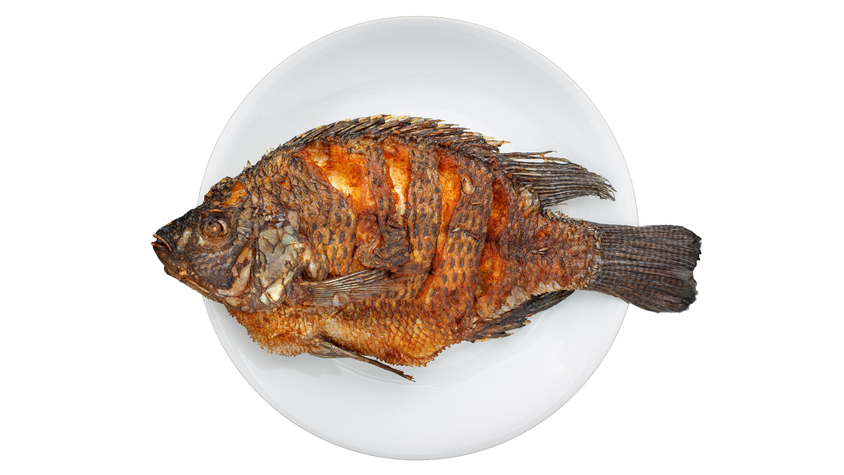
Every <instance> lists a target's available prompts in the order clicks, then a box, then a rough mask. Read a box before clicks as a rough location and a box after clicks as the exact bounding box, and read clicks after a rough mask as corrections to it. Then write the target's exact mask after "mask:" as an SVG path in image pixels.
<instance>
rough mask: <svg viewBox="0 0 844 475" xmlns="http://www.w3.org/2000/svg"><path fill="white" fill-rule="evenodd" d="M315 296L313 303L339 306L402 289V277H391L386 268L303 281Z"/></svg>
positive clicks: (324, 305)
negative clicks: (316, 280)
mask: <svg viewBox="0 0 844 475" xmlns="http://www.w3.org/2000/svg"><path fill="white" fill-rule="evenodd" d="M301 285H302V286H303V287H304V288H306V289H308V290H310V292H311V295H312V296H313V301H312V303H311V305H317V306H321V307H332V306H334V307H339V306H342V305H346V304H348V303H351V302H359V301H361V300H364V299H366V298H368V297H372V296H374V295H378V294H381V293H384V292H390V291H398V290H401V288H402V286H401V277H400V278H399V279H395V278H391V277H390V272H388V271H386V270H384V269H366V270H362V271H360V272H353V273H351V274H349V275H344V276H342V277H336V278H334V279H328V280H322V281H318V282H302V283H301Z"/></svg>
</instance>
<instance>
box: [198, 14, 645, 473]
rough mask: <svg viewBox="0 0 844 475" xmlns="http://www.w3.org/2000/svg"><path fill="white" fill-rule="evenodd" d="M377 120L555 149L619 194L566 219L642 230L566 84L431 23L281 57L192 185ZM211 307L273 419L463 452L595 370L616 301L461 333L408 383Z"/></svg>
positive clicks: (466, 31)
mask: <svg viewBox="0 0 844 475" xmlns="http://www.w3.org/2000/svg"><path fill="white" fill-rule="evenodd" d="M376 114H393V115H409V116H418V117H432V118H437V119H443V120H445V121H446V122H448V123H452V124H458V125H460V126H463V127H468V128H470V129H471V130H474V131H477V132H481V133H483V134H484V135H487V136H492V137H495V138H497V139H500V140H506V141H509V142H510V143H509V144H507V145H505V146H504V147H503V148H502V150H504V151H515V150H520V151H533V152H536V151H546V150H554V151H555V154H554V155H555V156H558V157H565V158H568V159H570V160H572V161H574V162H575V163H578V164H580V165H583V166H585V167H587V168H588V169H590V170H591V171H594V172H596V173H599V174H601V175H603V176H605V177H606V178H607V179H609V180H610V182H611V183H612V185H613V186H614V187H615V189H616V190H617V193H616V201H614V202H613V201H604V200H599V199H597V198H592V197H589V198H578V199H576V200H573V201H570V202H569V203H568V204H567V205H566V206H564V207H563V208H561V209H562V210H563V211H564V212H565V213H567V214H569V215H571V216H575V217H579V218H584V219H589V220H592V221H597V222H603V223H616V224H637V217H636V205H635V201H634V197H633V189H632V185H631V183H630V177H629V175H628V172H627V167H626V165H625V163H624V159H623V157H622V155H621V152H620V150H619V148H618V145H617V143H616V142H615V139H614V138H613V135H612V133H611V132H610V129H609V127H607V124H606V123H605V122H604V120H603V118H602V117H601V115H600V114H599V113H598V111H597V109H596V108H595V106H594V105H593V104H592V103H591V102H590V101H589V99H588V98H587V97H586V95H585V94H584V93H583V92H582V91H581V90H580V89H579V88H578V87H577V85H576V84H575V83H574V82H573V81H572V80H571V79H570V78H569V77H568V76H566V74H565V73H563V72H562V71H561V70H560V69H559V68H557V67H556V66H555V65H554V64H552V63H551V62H550V61H548V60H547V59H545V58H544V57H543V56H541V55H540V54H539V53H537V52H536V51H534V50H532V49H531V48H529V47H527V46H525V45H524V44H522V43H519V42H518V41H516V40H514V39H512V38H510V37H508V36H505V35H503V34H501V33H498V32H495V31H493V30H490V29H487V28H484V27H480V26H477V25H473V24H469V23H464V22H460V21H454V20H445V19H437V18H396V19H388V20H379V21H373V22H370V23H365V24H361V25H357V26H353V27H350V28H347V29H344V30H341V31H338V32H336V33H334V34H331V35H329V36H327V37H325V38H322V39H321V40H319V41H316V42H315V43H312V44H310V45H308V46H307V47H305V48H303V49H302V50H300V51H299V52H297V53H296V54H294V55H293V56H291V57H290V58H288V59H287V60H285V61H284V62H283V63H281V64H280V65H279V66H278V67H276V68H275V69H274V70H273V71H272V72H270V73H269V74H268V75H267V77H266V78H264V79H263V80H262V81H261V82H260V83H259V84H258V85H257V86H256V87H255V89H254V90H253V91H252V92H251V93H250V94H249V95H248V96H247V97H246V99H244V101H243V103H242V104H241V105H240V107H238V109H237V110H236V111H235V113H234V115H233V116H232V118H231V120H230V121H229V123H228V124H227V125H226V128H225V129H224V130H223V133H222V135H221V136H220V139H219V142H218V143H217V145H216V147H215V149H214V152H213V153H212V155H211V158H210V161H209V164H208V168H207V171H206V173H205V177H204V180H203V182H202V194H204V193H205V192H206V191H207V190H208V188H210V187H211V186H212V185H213V184H214V183H216V182H217V181H219V180H220V179H221V178H222V177H224V176H234V175H236V174H237V173H239V172H240V171H241V170H242V168H243V166H244V165H245V164H246V161H247V160H251V161H252V162H253V163H254V162H256V161H257V160H258V159H259V158H260V157H261V156H262V154H263V153H265V152H266V151H267V150H271V149H274V148H275V147H276V146H278V145H279V144H281V143H283V142H286V141H287V140H288V139H290V138H292V137H293V136H295V135H297V134H299V133H301V132H304V131H306V130H309V129H311V128H313V127H317V126H319V125H322V124H326V123H330V122H334V121H337V120H343V119H349V118H355V117H361V116H370V115H376ZM201 199H202V196H200V201H201ZM206 304H207V306H208V313H209V315H210V318H211V323H212V324H213V325H214V329H215V330H216V332H217V334H218V335H219V337H220V341H221V342H222V344H223V347H224V348H225V350H226V352H228V354H229V356H230V357H231V360H232V362H234V364H235V366H237V368H238V369H239V370H240V372H241V373H242V374H243V376H244V378H246V380H247V381H248V382H249V384H251V385H252V387H254V388H255V390H256V391H257V392H258V393H259V394H260V395H261V396H262V397H263V398H264V399H265V400H266V401H267V402H269V403H270V404H271V405H272V406H273V407H274V408H275V409H277V410H278V411H279V412H280V413H281V414H283V415H284V416H285V417H287V418H288V419H290V420H291V421H293V422H294V423H295V424H297V425H299V426H300V427H302V428H303V429H305V430H307V431H309V432H311V433H312V434H314V435H317V436H319V437H321V438H322V439H324V440H326V441H329V442H332V443H334V444H337V445H339V446H342V447H346V448H348V449H351V450H355V451H358V452H363V453H367V454H371V455H376V456H382V457H390V458H403V459H430V458H444V457H452V456H457V455H462V454H467V453H471V452H475V451H478V450H482V449H485V448H488V447H491V446H494V445H496V444H499V443H501V442H504V441H506V440H509V439H511V438H513V437H515V436H517V435H519V434H521V433H522V432H524V431H526V430H528V429H530V428H531V427H533V426H535V425H536V424H538V423H539V422H541V421H542V420H544V419H545V418H546V417H548V416H549V415H551V414H552V413H553V412H554V411H556V410H557V409H559V408H560V407H561V406H562V405H563V404H565V402H566V401H568V400H569V399H570V398H571V397H572V395H574V393H575V392H576V391H577V390H578V389H579V388H580V387H581V386H583V384H584V383H585V382H586V380H587V379H588V378H589V376H590V375H591V374H592V373H593V372H594V371H595V369H596V368H597V367H598V364H599V363H600V362H601V360H602V359H603V357H604V355H606V353H607V351H608V350H609V348H610V345H611V344H612V341H613V339H614V338H615V336H616V334H617V333H618V329H619V327H620V325H621V322H622V320H623V318H624V314H625V312H626V310H627V304H626V303H624V302H622V301H621V300H618V299H614V298H612V297H608V296H605V295H601V294H597V293H592V292H575V293H574V295H572V296H571V297H570V298H568V299H567V300H566V301H564V302H563V303H562V304H560V305H558V306H556V307H554V308H552V309H551V310H549V311H546V312H543V313H541V314H538V315H536V316H534V317H533V318H532V321H533V323H532V324H531V325H528V326H527V327H525V328H523V329H520V330H518V331H516V332H515V333H514V334H513V336H511V337H509V338H505V339H502V340H497V341H490V342H482V343H474V344H473V343H465V342H464V343H461V344H459V345H456V346H454V347H452V348H450V349H448V350H446V351H445V352H443V353H442V354H441V355H440V356H439V357H437V359H436V360H435V361H434V362H433V363H431V364H429V365H428V366H427V367H425V368H403V369H405V370H406V372H408V373H410V374H412V375H413V376H414V377H415V378H416V382H415V383H412V382H408V381H405V380H404V379H401V378H399V377H397V376H395V375H393V374H391V373H389V372H386V371H384V370H381V369H378V368H375V367H372V366H370V365H366V364H362V363H359V362H355V361H348V360H340V359H333V360H325V359H319V358H316V357H313V356H310V355H302V356H297V357H294V358H286V357H282V356H276V355H271V354H268V353H266V352H264V351H263V350H262V349H261V348H260V347H258V345H256V344H255V343H253V342H252V341H251V339H250V338H249V337H248V336H247V334H246V331H245V330H244V329H243V328H242V327H240V326H239V325H238V324H237V323H236V322H235V321H234V319H232V318H231V317H230V316H229V315H228V314H227V312H226V311H225V308H224V307H222V306H221V305H218V304H215V303H212V302H207V303H206ZM267 423H269V424H272V423H278V424H283V422H282V421H276V422H273V421H267Z"/></svg>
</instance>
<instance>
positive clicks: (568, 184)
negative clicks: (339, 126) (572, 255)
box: [495, 152, 615, 207]
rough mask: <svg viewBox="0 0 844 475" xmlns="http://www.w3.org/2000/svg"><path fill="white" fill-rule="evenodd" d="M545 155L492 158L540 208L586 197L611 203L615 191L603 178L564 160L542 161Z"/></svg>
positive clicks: (507, 154) (504, 155)
mask: <svg viewBox="0 0 844 475" xmlns="http://www.w3.org/2000/svg"><path fill="white" fill-rule="evenodd" d="M547 153H550V152H542V153H519V152H514V153H498V154H496V155H495V158H496V159H497V160H498V163H499V165H501V167H502V168H503V169H504V170H506V171H508V172H510V173H511V174H512V175H514V176H515V177H516V180H517V182H518V183H519V184H522V185H528V186H530V187H531V188H532V189H533V191H535V192H536V194H537V195H539V199H540V202H541V203H542V206H544V207H549V206H554V205H558V204H560V203H562V202H564V201H567V200H570V199H572V198H578V197H580V196H589V195H592V196H597V197H599V198H601V199H607V200H613V201H614V200H615V196H614V195H613V193H614V192H615V189H614V188H613V187H612V185H610V183H609V182H608V181H607V179H606V178H604V177H602V176H601V175H598V174H596V173H592V172H590V171H589V170H587V169H585V168H583V167H581V166H580V165H577V164H575V163H572V162H570V161H568V160H566V159H565V158H553V157H546V156H545V154H547Z"/></svg>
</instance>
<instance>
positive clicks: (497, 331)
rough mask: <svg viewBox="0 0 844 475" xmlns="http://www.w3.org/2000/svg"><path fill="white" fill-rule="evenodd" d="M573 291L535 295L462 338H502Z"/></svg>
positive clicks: (474, 339)
mask: <svg viewBox="0 0 844 475" xmlns="http://www.w3.org/2000/svg"><path fill="white" fill-rule="evenodd" d="M572 293H574V290H557V291H554V292H548V293H546V294H541V295H535V296H534V297H532V298H531V299H529V300H528V301H527V302H525V303H523V304H522V305H520V306H518V307H516V308H514V309H512V310H510V311H509V312H506V313H504V314H503V315H501V317H500V318H499V320H498V321H496V322H495V323H492V324H490V325H487V326H485V327H482V328H480V329H479V330H477V331H475V332H474V333H472V334H471V335H469V336H468V337H466V338H464V340H468V341H471V342H475V341H483V340H491V339H494V338H504V337H505V336H510V335H511V333H507V332H509V331H510V330H515V329H517V328H521V327H523V326H525V325H527V324H528V323H530V321H529V320H528V317H530V316H532V315H534V314H536V313H539V312H541V311H543V310H548V309H549V308H551V307H553V306H554V305H557V304H558V303H560V302H562V301H563V300H565V299H566V297H568V296H569V295H571V294H572Z"/></svg>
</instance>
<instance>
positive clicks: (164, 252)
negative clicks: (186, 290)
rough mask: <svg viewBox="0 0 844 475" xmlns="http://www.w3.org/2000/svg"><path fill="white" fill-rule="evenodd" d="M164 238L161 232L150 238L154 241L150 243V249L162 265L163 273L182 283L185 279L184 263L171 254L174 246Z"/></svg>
mask: <svg viewBox="0 0 844 475" xmlns="http://www.w3.org/2000/svg"><path fill="white" fill-rule="evenodd" d="M166 236H167V234H166V233H161V232H158V233H155V234H153V235H152V237H153V239H155V241H153V242H152V249H153V251H155V255H156V256H157V257H158V260H159V261H161V263H162V264H164V272H166V273H167V275H169V276H171V277H174V278H176V279H178V280H179V281H182V280H184V279H185V278H186V277H187V266H186V264H185V263H184V261H182V260H181V259H179V258H178V257H177V256H176V255H175V253H174V252H173V248H174V245H173V243H172V242H170V240H169V239H168V238H167V237H166Z"/></svg>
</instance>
